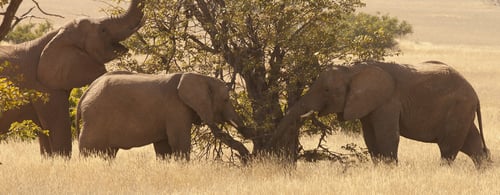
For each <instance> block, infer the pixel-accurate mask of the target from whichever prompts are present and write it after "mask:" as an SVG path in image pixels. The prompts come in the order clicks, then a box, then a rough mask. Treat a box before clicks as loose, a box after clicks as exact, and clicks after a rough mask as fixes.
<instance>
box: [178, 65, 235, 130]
mask: <svg viewBox="0 0 500 195" xmlns="http://www.w3.org/2000/svg"><path fill="white" fill-rule="evenodd" d="M177 90H178V93H179V97H180V98H181V100H182V101H183V102H184V103H185V104H186V105H188V106H189V107H190V108H191V109H193V110H194V111H195V112H196V114H197V115H198V116H199V117H200V118H201V120H202V121H204V122H205V123H206V124H207V125H215V124H216V123H224V122H228V123H229V124H231V125H232V126H234V127H235V128H236V129H240V128H243V127H244V123H243V120H242V119H241V117H240V116H239V115H238V114H237V113H236V111H235V109H234V107H233V104H232V103H231V100H230V98H229V90H228V88H227V87H226V85H225V83H224V82H222V81H221V80H219V79H215V78H212V77H208V76H204V75H200V74H195V73H185V74H183V75H182V77H181V78H180V81H179V85H178V86H177Z"/></svg>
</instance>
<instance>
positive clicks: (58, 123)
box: [34, 91, 71, 157]
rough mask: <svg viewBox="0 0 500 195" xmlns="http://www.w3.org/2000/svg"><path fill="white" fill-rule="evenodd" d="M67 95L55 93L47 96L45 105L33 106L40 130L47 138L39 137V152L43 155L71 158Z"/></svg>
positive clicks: (65, 93) (36, 104)
mask: <svg viewBox="0 0 500 195" xmlns="http://www.w3.org/2000/svg"><path fill="white" fill-rule="evenodd" d="M68 97H69V93H68V92H66V91H55V92H51V93H50V94H49V101H48V102H47V103H43V102H37V103H35V104H34V106H35V110H36V112H37V115H38V119H39V121H40V124H41V127H42V129H47V130H49V136H48V137H47V136H45V135H39V138H40V151H41V152H42V154H44V155H48V156H52V155H54V154H56V155H62V156H65V157H71V124H70V118H69V102H68Z"/></svg>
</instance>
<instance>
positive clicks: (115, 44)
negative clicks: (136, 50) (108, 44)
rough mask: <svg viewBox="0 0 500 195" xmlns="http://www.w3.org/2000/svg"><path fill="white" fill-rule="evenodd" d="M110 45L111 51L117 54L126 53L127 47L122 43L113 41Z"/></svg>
mask: <svg viewBox="0 0 500 195" xmlns="http://www.w3.org/2000/svg"><path fill="white" fill-rule="evenodd" d="M112 45H113V48H114V49H113V51H114V52H115V54H117V55H123V54H126V53H127V52H128V48H127V47H125V46H124V45H122V44H121V43H119V42H113V43H112Z"/></svg>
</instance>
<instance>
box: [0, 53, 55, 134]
mask: <svg viewBox="0 0 500 195" xmlns="http://www.w3.org/2000/svg"><path fill="white" fill-rule="evenodd" d="M7 67H10V64H9V63H8V62H5V63H2V64H0V74H1V73H2V72H3V71H4V70H5V69H6V68H7ZM20 79H22V75H20V76H19V75H18V78H17V79H16V80H20ZM39 100H41V101H44V102H46V101H48V94H45V93H41V92H38V91H35V90H31V89H23V88H20V87H18V86H17V85H16V83H14V82H13V81H11V80H9V79H8V78H6V77H4V76H3V75H2V77H0V117H1V116H2V115H3V113H4V112H6V111H7V110H11V109H16V108H19V107H21V106H23V105H25V104H29V103H30V102H33V101H39ZM38 133H45V134H47V133H48V131H45V130H42V129H41V128H40V127H38V126H37V125H36V124H35V123H33V121H23V122H20V123H18V122H16V123H13V124H12V126H11V128H10V129H9V132H7V133H6V134H2V135H0V140H4V139H6V138H7V137H15V138H18V139H21V140H30V139H34V138H35V137H36V136H37V135H38Z"/></svg>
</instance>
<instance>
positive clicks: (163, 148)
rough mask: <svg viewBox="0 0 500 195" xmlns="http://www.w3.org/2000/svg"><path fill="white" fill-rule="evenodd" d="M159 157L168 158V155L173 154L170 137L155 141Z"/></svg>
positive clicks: (154, 144) (157, 156)
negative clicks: (169, 141)
mask: <svg viewBox="0 0 500 195" xmlns="http://www.w3.org/2000/svg"><path fill="white" fill-rule="evenodd" d="M153 146H154V148H155V152H156V158H157V159H166V158H167V157H168V155H170V154H172V148H170V145H169V143H168V139H165V140H161V141H157V142H155V143H153Z"/></svg>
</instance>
